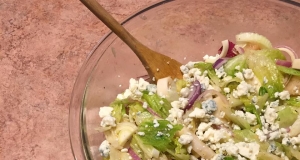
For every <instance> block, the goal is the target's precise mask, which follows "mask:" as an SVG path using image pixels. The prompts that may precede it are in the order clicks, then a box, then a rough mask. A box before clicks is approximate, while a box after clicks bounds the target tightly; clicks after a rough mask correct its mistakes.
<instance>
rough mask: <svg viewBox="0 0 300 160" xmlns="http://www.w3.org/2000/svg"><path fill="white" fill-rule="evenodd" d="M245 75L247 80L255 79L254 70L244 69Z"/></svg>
mask: <svg viewBox="0 0 300 160" xmlns="http://www.w3.org/2000/svg"><path fill="white" fill-rule="evenodd" d="M243 74H244V77H245V79H252V78H253V77H254V73H253V71H252V69H243Z"/></svg>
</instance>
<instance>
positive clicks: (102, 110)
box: [99, 106, 113, 118]
mask: <svg viewBox="0 0 300 160" xmlns="http://www.w3.org/2000/svg"><path fill="white" fill-rule="evenodd" d="M112 111H113V108H112V107H109V106H103V107H100V111H99V116H100V118H103V117H105V116H110V115H111V112H112Z"/></svg>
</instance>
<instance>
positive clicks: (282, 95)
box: [275, 91, 290, 100]
mask: <svg viewBox="0 0 300 160" xmlns="http://www.w3.org/2000/svg"><path fill="white" fill-rule="evenodd" d="M275 97H279V98H280V99H281V100H288V99H290V93H289V91H282V92H280V93H278V92H276V93H275Z"/></svg>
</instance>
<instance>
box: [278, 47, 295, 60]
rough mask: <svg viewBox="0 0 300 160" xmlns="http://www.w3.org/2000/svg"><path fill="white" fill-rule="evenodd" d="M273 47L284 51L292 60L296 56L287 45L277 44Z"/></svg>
mask: <svg viewBox="0 0 300 160" xmlns="http://www.w3.org/2000/svg"><path fill="white" fill-rule="evenodd" d="M275 48H277V49H279V50H280V51H283V52H286V53H287V54H288V55H289V56H290V57H291V60H292V62H293V61H294V59H296V58H298V55H297V54H296V52H295V51H294V50H293V49H292V48H290V47H288V46H277V47H275Z"/></svg>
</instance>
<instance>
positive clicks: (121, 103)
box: [110, 99, 133, 122]
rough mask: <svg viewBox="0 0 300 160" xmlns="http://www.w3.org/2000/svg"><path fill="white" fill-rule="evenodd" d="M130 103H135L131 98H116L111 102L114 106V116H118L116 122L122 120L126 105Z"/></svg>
mask: <svg viewBox="0 0 300 160" xmlns="http://www.w3.org/2000/svg"><path fill="white" fill-rule="evenodd" d="M130 103H133V101H131V100H129V99H124V100H115V101H114V102H112V103H111V104H110V106H111V107H113V111H112V116H113V117H115V118H116V122H121V121H122V119H123V116H124V114H126V109H125V106H127V105H128V104H130Z"/></svg>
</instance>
